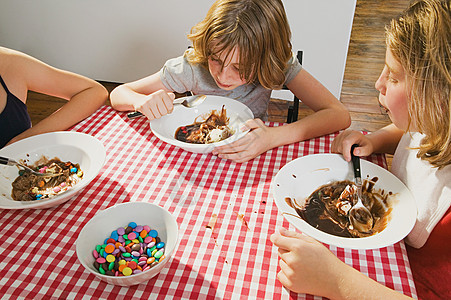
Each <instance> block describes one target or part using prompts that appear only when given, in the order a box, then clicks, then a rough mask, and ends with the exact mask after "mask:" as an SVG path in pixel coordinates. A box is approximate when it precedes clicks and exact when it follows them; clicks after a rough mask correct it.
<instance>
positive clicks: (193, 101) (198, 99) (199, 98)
mask: <svg viewBox="0 0 451 300" xmlns="http://www.w3.org/2000/svg"><path fill="white" fill-rule="evenodd" d="M205 98H207V96H205V95H193V96H187V97H180V98H177V99H175V100H174V105H176V104H181V105H183V106H185V107H188V108H193V107H196V106H198V105H199V104H201V103H202V102H204V100H205ZM141 116H143V114H142V113H141V112H139V111H134V112H131V113H128V114H127V117H128V118H129V119H134V118H138V117H141Z"/></svg>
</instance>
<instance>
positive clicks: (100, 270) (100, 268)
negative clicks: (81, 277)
mask: <svg viewBox="0 0 451 300" xmlns="http://www.w3.org/2000/svg"><path fill="white" fill-rule="evenodd" d="M99 272H100V274H103V275H105V273H106V272H105V270H104V269H103V268H102V267H99Z"/></svg>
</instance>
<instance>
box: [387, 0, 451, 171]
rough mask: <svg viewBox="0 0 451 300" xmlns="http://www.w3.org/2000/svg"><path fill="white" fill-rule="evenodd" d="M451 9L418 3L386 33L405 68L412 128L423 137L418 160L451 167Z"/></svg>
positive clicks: (435, 2)
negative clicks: (450, 165)
mask: <svg viewBox="0 0 451 300" xmlns="http://www.w3.org/2000/svg"><path fill="white" fill-rule="evenodd" d="M450 7H451V4H450V0H445V1H443V0H420V1H413V2H411V5H410V6H409V7H408V8H407V9H406V10H405V11H404V12H403V13H402V14H401V15H400V16H399V17H398V18H396V19H394V20H392V21H391V24H390V25H389V26H387V27H386V44H387V47H388V48H389V49H390V50H391V51H392V53H393V55H394V57H395V58H396V59H397V60H398V61H399V63H400V64H401V65H402V66H403V67H404V70H405V72H406V79H407V82H408V91H409V94H408V99H409V101H408V113H409V122H410V123H409V124H413V125H414V126H415V128H416V129H417V130H418V131H419V132H421V133H423V134H424V135H425V137H424V138H423V140H422V141H421V143H420V146H419V149H418V154H417V156H418V157H419V158H421V159H423V160H426V161H428V162H429V163H431V164H432V165H433V166H435V167H438V168H442V167H444V166H446V165H449V164H450V163H451V122H450V117H451V61H450V59H451V44H450V43H451V9H450Z"/></svg>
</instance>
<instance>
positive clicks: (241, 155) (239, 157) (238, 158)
mask: <svg viewBox="0 0 451 300" xmlns="http://www.w3.org/2000/svg"><path fill="white" fill-rule="evenodd" d="M245 153H246V152H238V153H230V154H222V153H220V154H218V157H219V158H222V159H229V160H231V161H234V162H236V163H243V162H247V161H249V160H251V159H252V156H249V155H245Z"/></svg>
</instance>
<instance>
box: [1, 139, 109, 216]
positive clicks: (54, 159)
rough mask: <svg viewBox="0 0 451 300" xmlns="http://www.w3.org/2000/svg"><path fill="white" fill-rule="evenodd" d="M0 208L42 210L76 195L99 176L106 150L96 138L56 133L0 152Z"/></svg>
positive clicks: (25, 140)
mask: <svg viewBox="0 0 451 300" xmlns="http://www.w3.org/2000/svg"><path fill="white" fill-rule="evenodd" d="M0 157H1V158H2V159H3V163H2V164H0V178H1V180H0V208H3V209H44V208H49V207H53V206H56V205H60V204H62V203H64V202H66V201H68V200H70V199H72V198H74V197H75V196H76V195H78V194H79V193H80V192H81V191H82V190H83V188H85V187H86V186H87V185H88V184H89V183H90V182H91V181H92V180H93V179H94V178H95V177H96V176H97V175H98V174H99V172H100V170H101V169H102V167H103V165H104V162H105V157H106V153H105V149H104V147H103V145H102V143H101V142H100V141H99V140H97V139H96V138H94V137H92V136H90V135H87V134H84V133H79V132H70V131H59V132H51V133H44V134H40V135H36V136H32V137H29V138H26V139H23V140H20V141H18V142H16V143H13V144H11V145H8V146H6V147H4V148H2V149H0Z"/></svg>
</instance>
